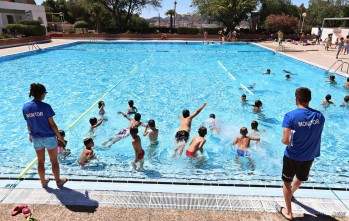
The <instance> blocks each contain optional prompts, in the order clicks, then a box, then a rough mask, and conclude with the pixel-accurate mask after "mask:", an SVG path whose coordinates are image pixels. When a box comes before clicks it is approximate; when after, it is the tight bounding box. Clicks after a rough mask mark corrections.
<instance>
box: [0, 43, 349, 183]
mask: <svg viewBox="0 0 349 221" xmlns="http://www.w3.org/2000/svg"><path fill="white" fill-rule="evenodd" d="M0 65H1V73H2V74H1V75H0V79H1V80H0V87H1V88H2V93H1V95H0V96H1V100H0V104H1V107H2V108H1V109H0V119H1V122H2V123H1V124H0V135H1V139H0V144H1V148H0V158H1V159H2V160H1V161H0V166H1V171H2V172H1V176H2V177H15V176H17V175H18V174H19V173H20V172H21V171H22V170H23V169H24V168H25V167H26V165H27V164H28V163H30V162H31V161H32V159H33V158H35V152H34V150H33V148H32V146H31V143H30V142H29V141H28V134H27V130H26V123H25V121H24V119H23V116H22V112H21V109H22V105H23V104H24V103H25V102H27V101H30V99H29V98H28V92H29V85H30V83H32V82H40V83H42V84H44V85H45V86H46V88H47V91H48V94H47V96H46V99H45V102H47V103H49V104H51V105H52V107H53V109H54V111H55V112H56V116H55V117H54V119H55V121H56V123H57V125H58V126H59V129H63V130H65V131H66V140H68V146H67V148H69V149H71V155H70V156H68V157H67V158H66V159H64V160H62V161H61V174H63V175H65V176H69V177H75V178H81V179H97V180H102V179H107V180H142V181H156V182H157V181H159V182H160V181H164V182H168V181H169V182H192V183H207V182H211V183H221V184H255V185H270V184H279V183H280V180H281V178H280V177H281V169H282V157H283V152H284V149H285V146H284V145H283V144H282V143H281V137H282V127H281V123H282V120H283V116H284V114H285V113H286V112H288V111H291V110H293V109H295V108H296V105H295V98H294V91H295V89H296V88H298V87H301V86H304V87H309V88H310V89H311V90H312V92H313V96H312V102H311V103H310V105H311V107H313V108H315V109H319V110H321V111H322V112H323V113H324V115H325V117H326V124H325V128H324V132H323V140H322V155H321V157H320V158H318V159H317V160H316V161H315V163H314V166H313V170H312V172H311V177H310V180H309V182H308V183H307V184H306V185H309V186H322V185H323V184H322V182H323V181H325V182H327V183H329V184H330V185H331V186H332V187H342V186H347V185H348V184H349V166H348V165H349V164H348V163H349V153H348V143H347V141H346V136H347V134H348V132H347V131H348V130H349V126H348V125H349V120H348V117H347V116H348V108H343V107H339V105H340V104H341V102H342V100H343V98H344V96H345V95H347V94H349V91H348V90H346V89H345V88H343V87H342V84H343V82H344V81H345V80H346V79H345V78H344V77H341V76H336V80H337V82H338V85H330V84H329V82H327V77H328V74H326V73H325V71H324V70H322V69H319V68H317V67H314V66H311V65H308V64H305V63H303V62H300V61H296V60H294V59H291V58H288V57H285V56H283V55H280V54H275V53H274V52H272V51H269V50H266V49H264V48H261V47H259V46H257V45H253V44H224V45H220V44H213V45H203V44H201V43H192V42H190V43H188V44H186V43H185V42H183V43H145V42H131V43H112V42H98V43H84V42H80V43H74V44H68V45H65V46H59V47H54V48H51V49H44V50H41V51H35V52H28V53H24V54H19V55H14V56H6V57H1V58H0ZM225 68H226V70H225ZM268 68H269V69H271V73H272V74H271V75H263V74H262V73H264V72H265V71H266V69H268ZM282 70H289V71H291V72H292V73H295V74H297V75H292V76H291V80H290V81H286V80H285V73H284V72H283V71H282ZM227 71H228V72H229V73H230V74H231V75H230V74H229V73H227ZM233 78H235V79H236V80H234V79H233ZM118 83H119V84H118ZM253 83H256V86H255V88H254V89H253V90H252V93H253V95H251V94H249V93H248V92H247V91H245V90H240V89H239V88H240V87H241V84H242V85H245V86H249V85H251V84H253ZM116 84H117V86H116V87H115V88H114V89H113V90H111V91H110V92H109V93H108V94H107V95H106V96H105V97H104V99H103V100H104V102H105V103H106V107H105V110H106V116H108V121H107V122H104V123H103V124H102V125H101V126H100V127H98V128H97V130H96V133H95V139H94V141H95V151H96V154H97V158H98V159H97V160H95V161H93V162H92V163H91V164H90V165H88V166H86V167H83V168H82V167H80V166H78V165H77V159H78V157H79V155H80V153H81V151H82V149H83V139H84V138H85V137H86V136H88V131H89V118H90V117H98V109H97V107H94V108H93V109H92V110H91V111H90V112H88V113H87V114H86V115H85V116H84V117H83V118H81V120H80V121H78V122H77V123H76V124H75V125H74V126H73V127H72V128H71V129H68V128H69V126H71V125H72V123H73V122H74V121H75V120H76V119H78V118H79V116H81V115H82V114H83V113H84V112H85V111H86V110H88V109H89V108H90V107H91V105H92V104H93V103H95V102H96V101H97V100H98V99H99V98H100V97H102V96H103V95H104V94H105V93H107V92H108V91H109V90H110V89H111V88H113V87H114V86H115V85H116ZM243 93H245V94H246V95H247V100H248V103H249V104H253V103H254V101H255V100H257V99H260V100H261V101H262V102H263V112H261V113H259V114H256V113H253V111H252V107H251V106H249V105H242V103H241V102H240V96H241V95H242V94H243ZM326 94H332V101H333V102H334V103H335V104H336V106H335V107H329V108H327V109H325V108H324V107H322V105H320V104H321V101H322V100H324V98H325V96H326ZM130 99H132V100H134V102H135V106H136V107H137V108H138V110H139V113H141V114H142V121H143V122H144V123H147V121H148V120H149V119H154V120H155V121H156V127H157V128H158V129H159V131H160V132H159V142H160V143H159V145H158V146H157V147H156V148H152V147H149V139H148V138H147V137H143V136H142V133H143V131H144V128H143V127H140V128H139V135H140V136H141V140H142V146H143V149H144V150H145V151H146V155H145V164H144V171H143V172H137V173H136V172H133V171H131V169H132V167H131V164H130V163H131V161H132V160H133V159H134V155H135V154H134V150H133V148H132V145H131V137H127V138H125V139H122V140H121V141H119V142H118V143H116V144H115V145H114V146H112V147H111V148H110V149H106V148H105V147H103V146H102V145H101V143H102V142H103V141H105V140H106V139H108V138H109V137H111V136H113V135H114V134H115V133H116V132H118V131H119V130H121V129H123V128H125V127H127V126H128V123H129V122H128V120H127V119H125V118H123V117H122V116H121V115H118V114H117V112H118V111H124V112H125V111H126V109H127V101H128V100H130ZM203 102H207V106H206V107H205V108H204V109H203V111H202V112H201V113H200V114H199V115H198V116H197V117H196V118H195V119H194V120H193V122H192V131H191V136H190V139H191V138H193V137H194V136H195V135H197V129H198V128H199V127H200V125H201V124H202V123H203V122H204V121H205V120H206V119H207V118H208V117H209V115H210V114H211V113H214V114H215V115H216V118H217V119H219V120H220V121H222V122H223V127H222V132H221V134H219V135H218V136H215V135H212V134H211V133H210V132H209V133H208V135H207V136H206V139H207V142H206V144H205V146H204V150H205V152H204V161H200V160H197V159H188V157H186V156H185V154H183V156H182V157H174V158H173V157H172V155H173V148H174V146H175V145H174V135H175V133H176V130H177V128H178V127H179V123H180V121H179V120H178V116H179V115H181V113H182V110H183V109H189V110H190V111H191V112H194V111H195V110H196V109H197V108H199V107H200V105H201V104H202V103H203ZM252 120H257V121H258V122H259V129H260V130H265V132H263V133H260V134H259V135H258V136H259V137H260V138H261V141H260V142H259V143H258V144H256V143H255V142H253V141H252V142H251V148H250V152H251V157H250V158H241V157H240V158H237V157H236V155H237V154H236V146H232V144H231V142H232V140H233V139H234V138H235V137H236V136H238V135H239V129H240V128H241V127H243V126H245V127H247V128H250V123H251V121H252ZM187 146H188V145H186V147H187ZM47 172H48V173H50V172H51V171H50V165H49V164H48V165H47ZM36 174H37V172H36V167H35V166H34V167H33V168H32V169H30V170H29V171H28V173H27V175H26V177H33V176H37V175H36Z"/></svg>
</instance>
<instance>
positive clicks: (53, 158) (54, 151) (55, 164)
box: [47, 148, 67, 187]
mask: <svg viewBox="0 0 349 221" xmlns="http://www.w3.org/2000/svg"><path fill="white" fill-rule="evenodd" d="M47 152H48V155H49V156H50V161H51V164H52V173H53V176H54V177H55V180H56V184H57V186H58V187H59V186H62V185H63V184H64V183H65V182H67V179H66V178H65V179H61V178H60V171H59V163H58V158H57V148H53V149H50V150H47Z"/></svg>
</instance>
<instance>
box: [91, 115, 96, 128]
mask: <svg viewBox="0 0 349 221" xmlns="http://www.w3.org/2000/svg"><path fill="white" fill-rule="evenodd" d="M90 124H91V126H94V125H96V124H97V118H95V117H91V118H90Z"/></svg>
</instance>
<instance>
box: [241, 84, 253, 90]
mask: <svg viewBox="0 0 349 221" xmlns="http://www.w3.org/2000/svg"><path fill="white" fill-rule="evenodd" d="M255 86H256V83H253V84H250V85H249V86H248V87H246V88H247V89H250V90H253V89H254V87H255ZM239 89H240V90H245V88H242V87H240V88H239Z"/></svg>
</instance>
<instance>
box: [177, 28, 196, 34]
mask: <svg viewBox="0 0 349 221" xmlns="http://www.w3.org/2000/svg"><path fill="white" fill-rule="evenodd" d="M178 34H194V35H197V34H200V29H199V28H190V27H179V28H178Z"/></svg>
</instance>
